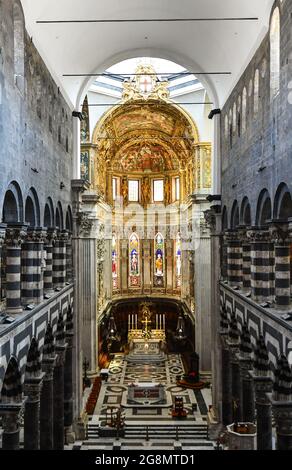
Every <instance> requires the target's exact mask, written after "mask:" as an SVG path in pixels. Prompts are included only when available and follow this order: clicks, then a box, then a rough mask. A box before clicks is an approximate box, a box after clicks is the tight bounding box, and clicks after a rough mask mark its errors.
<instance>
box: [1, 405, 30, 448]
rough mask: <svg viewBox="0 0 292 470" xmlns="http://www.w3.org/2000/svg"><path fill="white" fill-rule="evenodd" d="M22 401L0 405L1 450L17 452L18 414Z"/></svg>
mask: <svg viewBox="0 0 292 470" xmlns="http://www.w3.org/2000/svg"><path fill="white" fill-rule="evenodd" d="M24 403H25V402H24V401H23V402H19V403H16V402H15V403H14V402H11V403H0V416H2V429H3V433H2V450H9V451H10V450H19V432H20V426H19V423H20V413H21V410H22V408H23V406H24Z"/></svg>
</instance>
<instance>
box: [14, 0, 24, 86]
mask: <svg viewBox="0 0 292 470" xmlns="http://www.w3.org/2000/svg"><path fill="white" fill-rule="evenodd" d="M13 29H14V77H15V84H16V86H17V88H18V89H19V90H20V91H21V92H22V93H23V91H24V19H23V12H22V9H21V7H20V5H19V4H18V2H14V5H13Z"/></svg>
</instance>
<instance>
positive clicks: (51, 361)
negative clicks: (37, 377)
mask: <svg viewBox="0 0 292 470" xmlns="http://www.w3.org/2000/svg"><path fill="white" fill-rule="evenodd" d="M56 360H57V355H56V354H54V355H53V356H47V357H45V358H44V359H43V362H42V365H43V371H44V373H45V375H44V380H47V381H49V380H53V376H54V368H55V365H56Z"/></svg>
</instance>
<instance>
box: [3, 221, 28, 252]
mask: <svg viewBox="0 0 292 470" xmlns="http://www.w3.org/2000/svg"><path fill="white" fill-rule="evenodd" d="M25 237H26V227H25V226H24V225H21V224H17V225H9V227H7V229H6V238H5V242H6V245H7V246H10V247H14V246H15V247H19V246H21V244H22V243H23V242H24V240H25Z"/></svg>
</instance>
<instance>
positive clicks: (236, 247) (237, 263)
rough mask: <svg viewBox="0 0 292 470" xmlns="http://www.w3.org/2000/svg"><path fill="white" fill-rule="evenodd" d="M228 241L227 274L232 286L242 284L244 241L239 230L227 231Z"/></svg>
mask: <svg viewBox="0 0 292 470" xmlns="http://www.w3.org/2000/svg"><path fill="white" fill-rule="evenodd" d="M226 243H227V276H228V283H229V285H231V286H241V285H242V242H241V240H240V235H239V233H238V232H236V231H233V230H228V231H227V232H226Z"/></svg>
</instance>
